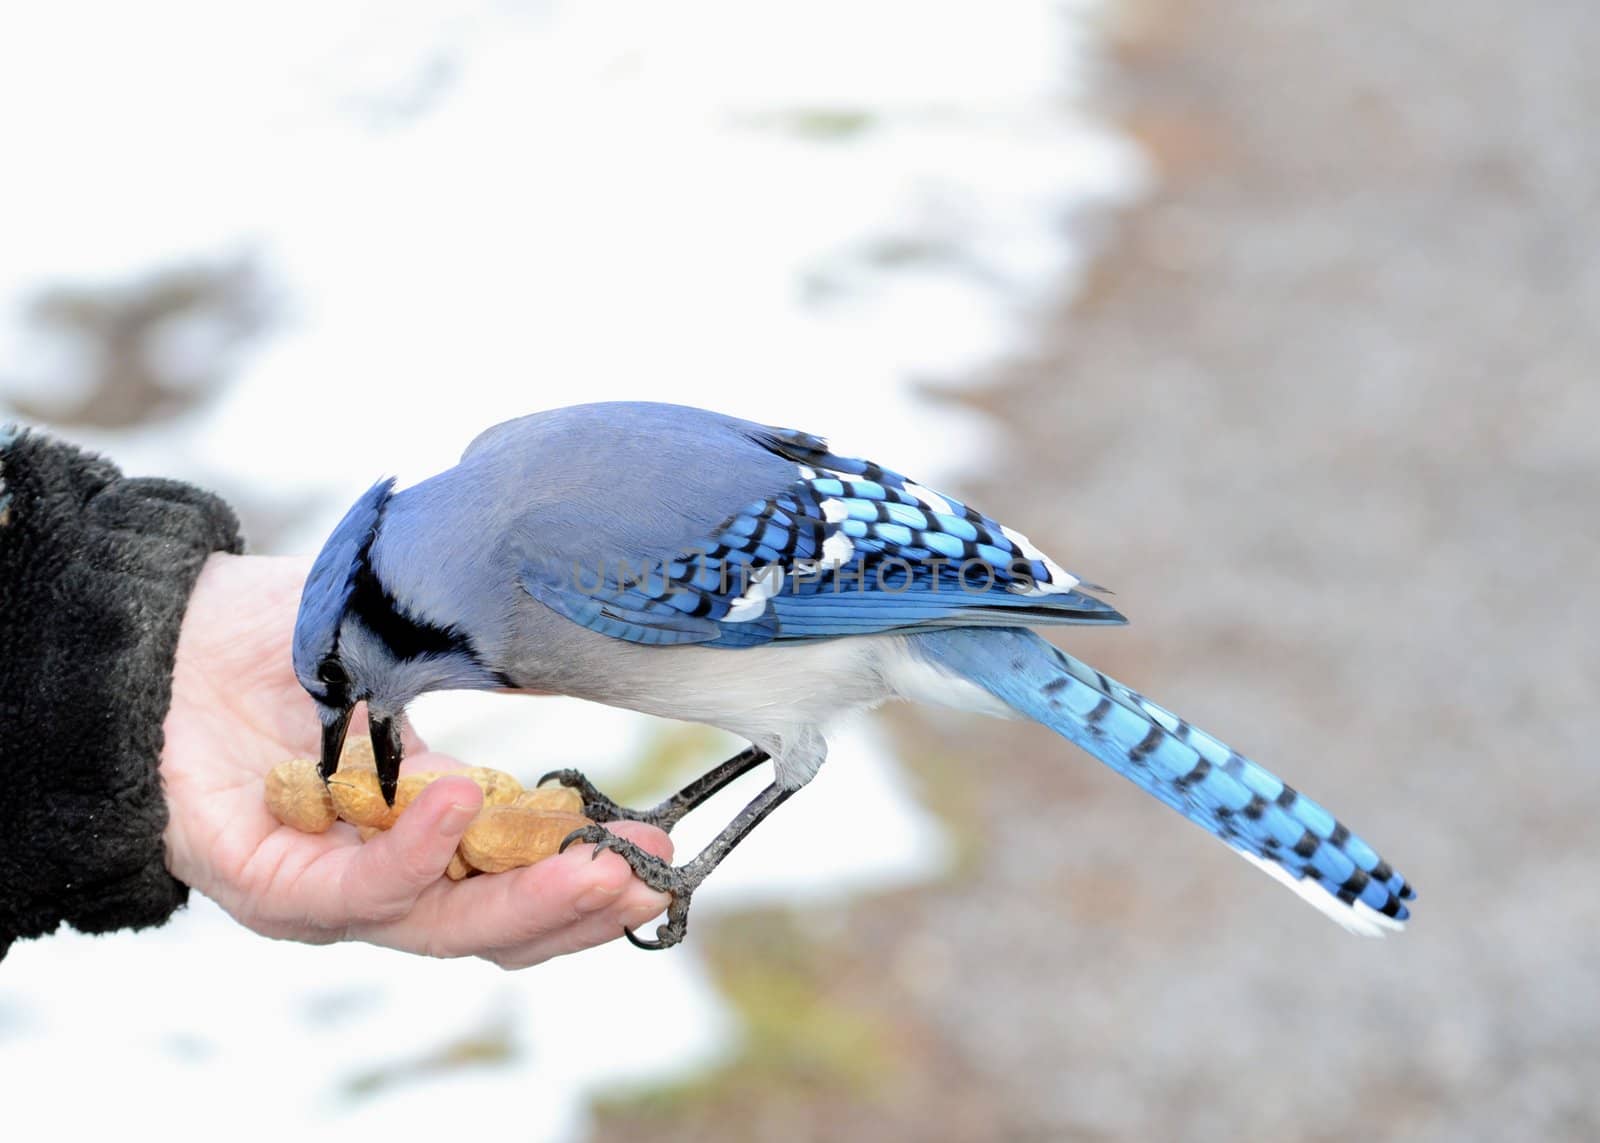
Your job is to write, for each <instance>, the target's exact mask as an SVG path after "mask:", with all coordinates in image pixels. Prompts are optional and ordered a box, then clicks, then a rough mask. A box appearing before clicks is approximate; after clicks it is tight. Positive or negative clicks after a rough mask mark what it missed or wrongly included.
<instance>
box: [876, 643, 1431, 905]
mask: <svg viewBox="0 0 1600 1143" xmlns="http://www.w3.org/2000/svg"><path fill="white" fill-rule="evenodd" d="M907 642H908V644H909V645H910V647H911V649H912V653H913V654H914V655H918V656H920V657H921V658H922V659H923V660H924V661H925V662H927V663H929V664H931V665H932V666H934V667H935V668H937V669H939V670H941V671H942V672H944V673H945V674H949V675H955V676H956V677H958V678H961V679H965V680H967V681H968V682H971V683H975V684H977V685H978V686H979V687H981V688H982V689H983V690H985V691H988V692H989V693H990V694H991V695H993V696H995V697H996V698H998V699H1000V700H1001V702H1003V703H1005V704H1006V705H1007V706H1009V707H1010V708H1012V709H1013V710H1015V711H1017V712H1018V713H1020V714H1022V715H1025V716H1026V717H1028V718H1031V719H1034V720H1035V721H1037V722H1041V723H1043V724H1044V725H1045V726H1048V727H1049V728H1050V729H1051V730H1054V731H1055V732H1056V733H1057V734H1059V735H1061V736H1062V737H1063V738H1066V739H1067V740H1068V741H1070V742H1073V743H1075V744H1077V745H1078V746H1080V747H1082V748H1083V749H1084V750H1087V751H1088V752H1089V753H1090V754H1093V755H1094V756H1095V757H1096V758H1098V759H1100V760H1101V761H1102V762H1104V763H1105V764H1106V765H1108V766H1110V767H1111V768H1112V769H1113V770H1115V771H1117V773H1119V774H1122V775H1123V776H1124V777H1126V778H1128V779H1129V780H1131V781H1132V782H1134V783H1135V784H1136V785H1137V786H1139V788H1140V789H1142V790H1145V791H1146V792H1148V793H1150V794H1153V795H1155V796H1156V797H1158V798H1160V799H1161V800H1162V801H1163V802H1165V803H1167V805H1169V806H1171V807H1172V808H1173V809H1175V810H1177V811H1178V812H1179V813H1181V814H1183V815H1184V816H1185V817H1186V818H1188V819H1189V820H1190V821H1192V822H1195V823H1196V824H1197V825H1200V826H1202V827H1203V828H1204V829H1206V830H1207V831H1208V832H1210V833H1212V834H1214V835H1216V836H1217V837H1219V838H1221V839H1222V840H1223V841H1225V842H1227V843H1228V844H1229V845H1230V846H1232V847H1233V848H1234V849H1235V850H1237V851H1238V852H1239V853H1240V854H1241V855H1242V856H1243V857H1244V858H1246V859H1247V860H1249V861H1251V862H1253V863H1254V864H1256V865H1258V866H1260V867H1261V868H1262V869H1263V870H1264V871H1266V872H1267V873H1268V874H1270V875H1271V876H1273V877H1274V878H1276V879H1277V880H1279V881H1282V882H1283V883H1284V884H1285V885H1287V886H1289V888H1291V889H1293V890H1294V891H1295V892H1296V893H1298V894H1299V895H1300V896H1301V897H1303V898H1305V899H1306V900H1307V901H1309V902H1310V903H1311V904H1312V905H1314V906H1316V907H1317V908H1318V909H1319V910H1321V911H1322V912H1323V913H1326V914H1327V915H1328V916H1329V917H1331V918H1332V919H1333V920H1335V921H1337V922H1338V923H1339V924H1341V925H1343V926H1344V927H1345V928H1347V929H1349V930H1351V931H1352V932H1356V933H1361V934H1363V935H1366V936H1382V935H1383V933H1384V931H1385V930H1397V929H1400V928H1402V927H1403V925H1404V922H1405V921H1406V919H1407V918H1408V917H1410V915H1411V912H1410V910H1409V909H1408V908H1407V907H1406V904H1405V903H1406V902H1407V901H1409V900H1411V899H1412V898H1413V897H1414V896H1415V894H1414V893H1413V892H1412V889H1411V886H1410V885H1408V884H1407V883H1406V880H1405V878H1404V877H1401V876H1400V875H1399V874H1398V873H1396V872H1395V871H1394V869H1393V868H1392V867H1391V866H1390V865H1389V863H1388V862H1387V861H1384V860H1383V859H1382V858H1381V857H1379V856H1378V854H1377V853H1376V852H1375V851H1374V850H1373V848H1372V847H1371V846H1369V845H1368V844H1367V843H1366V842H1364V841H1362V840H1361V839H1360V838H1359V837H1357V836H1356V835H1355V834H1353V833H1351V832H1350V831H1349V830H1348V829H1347V828H1345V826H1344V825H1343V824H1342V823H1340V822H1339V821H1338V820H1336V819H1335V818H1334V816H1333V815H1332V814H1330V813H1328V811H1327V810H1325V809H1323V808H1322V807H1321V806H1319V805H1318V804H1317V803H1316V802H1313V801H1312V800H1311V799H1310V798H1307V797H1305V796H1304V795H1303V794H1300V793H1298V792H1297V791H1296V790H1294V789H1293V788H1291V787H1290V786H1288V785H1286V784H1284V782H1283V781H1282V780H1280V779H1279V778H1277V777H1274V776H1273V775H1272V774H1271V773H1269V772H1268V771H1266V770H1264V769H1263V768H1261V767H1260V766H1258V765H1256V764H1255V763H1254V762H1252V761H1250V760H1249V759H1248V758H1245V757H1244V756H1242V755H1240V754H1238V753H1237V752H1235V751H1234V750H1232V749H1230V748H1229V747H1228V746H1225V745H1224V744H1223V743H1221V742H1219V741H1217V740H1216V739H1215V738H1213V737H1211V735H1209V734H1207V733H1205V732H1204V731H1202V730H1199V729H1197V728H1195V727H1193V726H1190V725H1189V724H1188V723H1187V722H1185V721H1184V720H1183V719H1181V718H1179V717H1177V716H1176V715H1174V714H1172V713H1171V712H1169V711H1166V710H1163V709H1162V708H1161V707H1159V706H1157V705H1156V704H1155V703H1153V702H1151V701H1150V700H1149V699H1147V698H1145V697H1144V696H1143V695H1140V694H1138V693H1136V692H1134V691H1132V690H1130V689H1128V688H1127V687H1125V686H1123V685H1122V684H1121V683H1119V682H1117V681H1116V680H1114V679H1110V678H1107V677H1106V676H1105V675H1103V674H1101V673H1100V672H1099V671H1097V670H1095V669H1094V668H1093V667H1090V666H1088V665H1087V664H1085V663H1082V662H1079V661H1078V660H1077V659H1074V658H1073V657H1072V656H1071V655H1068V654H1066V653H1064V652H1062V651H1060V650H1058V649H1056V648H1055V647H1053V646H1051V645H1050V644H1049V643H1047V642H1045V641H1044V640H1043V639H1041V638H1039V636H1037V635H1035V634H1034V633H1033V632H1031V631H1025V630H1020V629H1006V630H993V629H990V630H976V629H958V630H952V631H934V632H928V633H926V634H919V635H917V636H915V637H913V638H911V639H909V640H907Z"/></svg>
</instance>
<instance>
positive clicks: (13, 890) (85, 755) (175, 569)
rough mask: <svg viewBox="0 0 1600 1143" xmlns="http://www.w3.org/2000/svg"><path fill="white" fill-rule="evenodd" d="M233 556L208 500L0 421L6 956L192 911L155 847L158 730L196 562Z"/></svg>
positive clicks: (219, 512) (160, 824)
mask: <svg viewBox="0 0 1600 1143" xmlns="http://www.w3.org/2000/svg"><path fill="white" fill-rule="evenodd" d="M242 546H243V545H242V541H241V540H240V537H239V525H238V520H237V519H236V518H235V516H234V514H233V512H232V510H231V509H229V508H228V506H227V505H226V504H224V503H223V502H222V501H221V500H219V499H218V498H217V497H215V496H212V495H211V494H209V493H207V492H202V491H200V490H199V489H197V488H193V487H191V486H189V485H186V484H181V483H178V482H176V481H170V480H154V479H131V480H130V479H126V478H124V477H123V476H122V474H121V473H120V472H119V471H118V470H117V468H116V467H115V466H114V465H112V464H111V463H110V462H109V461H106V460H104V459H102V458H100V457H97V456H94V455H92V454H89V453H86V452H83V451H80V450H78V449H76V448H73V447H72V446H70V445H66V444H62V443H60V442H57V441H54V440H51V439H50V438H48V437H44V436H41V435H39V434H38V433H31V432H18V431H17V430H15V429H12V428H6V427H0V956H4V955H5V950H6V949H7V948H8V947H9V946H10V943H11V942H12V941H13V940H15V939H17V938H19V937H34V936H40V935H43V934H45V933H49V932H52V931H54V930H55V929H56V927H57V926H58V925H60V924H61V923H62V922H66V923H67V924H70V925H72V926H73V927H74V928H76V929H79V930H81V931H83V932H87V933H100V932H108V931H111V930H113V929H120V928H127V927H143V926H147V925H155V924H160V923H161V922H162V921H165V920H166V919H167V918H168V917H169V916H170V915H171V914H172V912H173V911H174V910H175V909H177V908H178V907H179V906H180V905H182V904H184V903H185V901H187V899H188V895H189V890H188V887H187V886H185V885H184V884H183V883H182V882H180V881H178V880H177V879H176V878H174V877H173V876H172V875H171V874H170V873H168V872H167V868H166V862H165V852H164V848H163V845H162V833H163V831H164V830H165V829H166V825H167V805H166V799H165V797H164V795H163V793H162V789H161V778H160V771H159V766H160V761H161V748H162V744H163V737H162V732H161V724H162V721H163V719H164V718H165V717H166V713H167V707H168V706H169V704H170V702H171V697H172V670H173V662H174V659H175V657H176V654H177V646H178V630H179V626H180V625H181V623H182V621H183V613H184V609H185V607H186V606H187V603H188V599H189V594H190V592H191V591H192V590H193V588H194V583H195V580H196V578H198V576H199V574H200V569H201V567H202V566H203V565H204V563H205V560H206V557H207V556H208V555H210V553H212V552H214V551H226V552H238V551H240V550H241V548H242Z"/></svg>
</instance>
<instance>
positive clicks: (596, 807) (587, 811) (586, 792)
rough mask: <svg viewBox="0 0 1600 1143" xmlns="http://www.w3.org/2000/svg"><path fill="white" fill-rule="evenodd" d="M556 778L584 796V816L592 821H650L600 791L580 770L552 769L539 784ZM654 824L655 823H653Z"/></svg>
mask: <svg viewBox="0 0 1600 1143" xmlns="http://www.w3.org/2000/svg"><path fill="white" fill-rule="evenodd" d="M552 778H553V779H555V780H556V781H557V782H559V783H560V784H561V785H563V786H565V787H567V788H568V789H569V790H576V791H578V794H579V796H580V797H582V798H583V816H584V817H586V818H588V819H590V820H591V821H597V822H616V821H648V820H649V819H648V818H647V817H641V816H640V814H639V811H637V810H630V809H629V808H628V807H627V806H619V805H618V804H617V803H616V802H614V801H612V800H611V799H610V798H608V797H606V796H605V795H604V794H602V793H601V792H600V790H599V789H598V788H597V787H596V786H595V784H594V783H593V782H591V781H589V779H587V778H585V777H584V776H583V773H582V772H581V771H578V770H552V771H550V773H548V774H546V775H545V776H544V777H542V778H540V779H539V782H538V784H539V785H541V786H542V785H544V784H545V783H546V782H548V781H550V780H551V779H552ZM652 824H653V823H652Z"/></svg>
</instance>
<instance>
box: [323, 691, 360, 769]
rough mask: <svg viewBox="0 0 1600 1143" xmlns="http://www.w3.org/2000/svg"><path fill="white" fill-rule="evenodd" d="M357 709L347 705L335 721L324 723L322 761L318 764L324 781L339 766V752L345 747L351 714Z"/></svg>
mask: <svg viewBox="0 0 1600 1143" xmlns="http://www.w3.org/2000/svg"><path fill="white" fill-rule="evenodd" d="M355 709H356V708H355V707H354V706H347V707H345V708H344V710H343V712H341V713H340V715H339V717H338V718H336V719H335V720H334V721H333V722H331V723H323V725H322V761H321V762H319V763H318V764H317V773H318V774H321V775H322V780H323V781H324V782H326V781H327V780H328V779H329V778H331V777H333V772H334V771H335V770H337V769H338V768H339V753H340V752H341V751H342V750H343V749H344V736H345V734H346V732H348V731H349V729H350V715H351V714H353V713H354V712H355Z"/></svg>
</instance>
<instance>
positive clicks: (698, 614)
mask: <svg viewBox="0 0 1600 1143" xmlns="http://www.w3.org/2000/svg"><path fill="white" fill-rule="evenodd" d="M759 443H761V444H762V445H763V446H764V447H766V448H767V449H768V450H770V451H771V452H774V453H776V454H778V455H779V456H782V457H784V458H786V459H787V460H790V461H792V462H793V463H794V465H795V479H794V481H793V483H791V484H790V485H789V486H788V487H787V488H785V489H783V491H781V492H780V493H778V494H777V495H776V496H772V497H769V498H767V499H765V500H758V501H754V502H752V503H750V504H747V505H746V506H745V507H744V508H742V509H741V510H740V511H738V512H735V513H734V514H733V515H731V516H729V517H728V518H727V519H725V520H724V521H723V522H722V523H721V524H720V525H718V526H717V527H716V528H715V529H714V530H713V531H712V534H711V535H710V536H708V537H706V538H705V539H704V540H703V541H701V542H700V543H697V544H692V545H690V546H688V547H686V548H684V549H682V550H680V551H677V552H673V553H670V554H667V555H665V556H663V557H662V558H659V559H655V560H646V561H642V562H636V563H629V562H627V561H619V562H618V563H616V564H614V565H611V566H607V564H606V563H605V561H603V560H602V561H599V562H598V563H597V564H595V565H592V566H589V567H580V566H555V565H536V564H529V565H527V566H525V567H524V569H523V573H522V582H523V585H524V587H525V588H526V589H527V590H528V592H529V593H530V594H531V595H533V596H534V598H536V599H538V600H539V601H540V602H542V603H544V604H545V605H546V606H548V607H550V608H551V609H552V610H554V611H556V612H558V613H559V614H561V615H564V616H566V617H567V618H568V619H571V620H573V621H574V622H576V623H580V624H582V625H584V626H586V627H589V628H591V629H593V630H595V631H598V632H600V633H602V634H605V635H609V636H611V637H613V638H617V639H625V640H627V641H629V642H633V643H646V644H660V645H666V644H679V643H697V644H701V645H703V646H713V647H748V646H754V645H757V644H762V643H769V642H773V641H778V640H795V639H828V638H835V637H838V636H843V635H871V634H878V633H882V632H889V631H910V630H918V629H925V628H934V627H964V626H1005V627H1020V626H1028V625H1032V624H1059V623H1099V624H1106V623H1122V622H1125V620H1124V619H1123V617H1122V616H1121V615H1120V614H1118V613H1117V612H1116V611H1115V610H1114V609H1113V608H1112V607H1110V606H1109V605H1108V604H1106V603H1104V602H1102V601H1101V600H1099V599H1096V598H1094V597H1093V596H1092V595H1089V594H1087V592H1086V591H1084V590H1081V589H1080V587H1086V586H1089V585H1080V581H1079V580H1078V579H1077V578H1076V577H1075V576H1073V575H1071V574H1070V573H1068V572H1067V571H1065V570H1064V569H1063V568H1062V567H1061V566H1060V565H1059V564H1057V563H1055V562H1054V561H1053V560H1051V559H1050V558H1049V557H1047V556H1045V555H1044V553H1042V552H1040V551H1039V550H1038V549H1037V548H1036V547H1034V545H1033V544H1032V543H1030V542H1029V541H1028V539H1027V537H1026V536H1023V535H1022V534H1021V533H1019V532H1016V531H1014V530H1012V529H1010V528H1007V527H1005V526H1004V525H1002V524H999V523H998V522H996V521H994V520H991V519H990V518H989V517H987V516H984V515H983V514H982V513H980V512H977V511H975V510H974V509H972V508H969V507H967V506H966V505H965V504H962V503H961V502H960V501H958V500H954V499H952V498H950V497H948V496H944V495H941V494H940V493H937V492H934V491H933V490H931V489H928V488H924V487H923V486H921V485H919V484H917V483H916V482H914V481H912V480H908V479H907V478H905V477H904V476H901V475H900V474H899V473H896V472H893V471H890V470H889V469H886V468H883V467H882V466H880V465H876V464H873V463H871V462H869V461H864V460H856V459H852V458H848V457H841V456H836V455H835V454H833V453H831V452H829V451H828V448H827V445H826V444H825V443H824V442H823V441H822V440H821V439H819V438H817V437H813V436H810V435H809V434H805V433H797V432H792V431H786V430H776V429H775V430H771V431H770V433H766V434H763V436H762V437H761V438H760V441H759Z"/></svg>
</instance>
